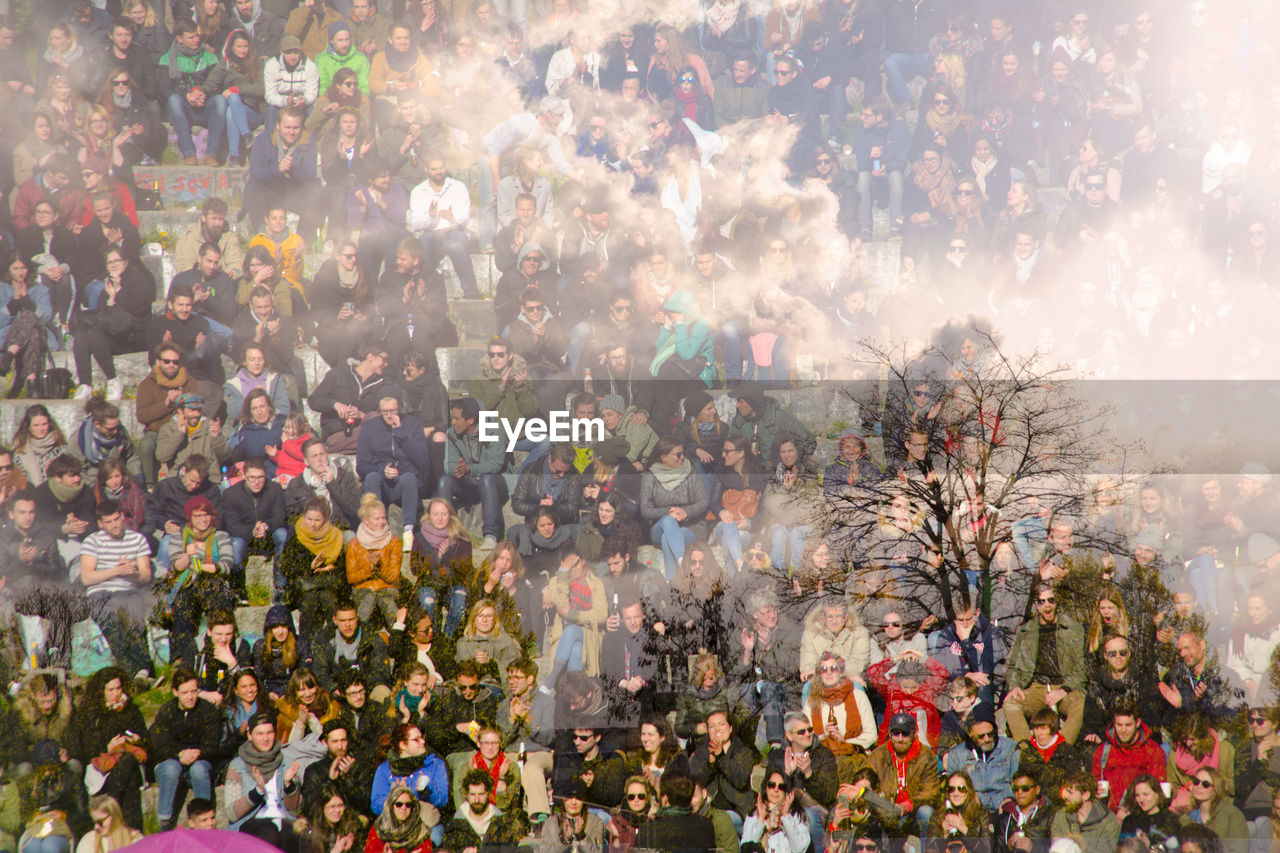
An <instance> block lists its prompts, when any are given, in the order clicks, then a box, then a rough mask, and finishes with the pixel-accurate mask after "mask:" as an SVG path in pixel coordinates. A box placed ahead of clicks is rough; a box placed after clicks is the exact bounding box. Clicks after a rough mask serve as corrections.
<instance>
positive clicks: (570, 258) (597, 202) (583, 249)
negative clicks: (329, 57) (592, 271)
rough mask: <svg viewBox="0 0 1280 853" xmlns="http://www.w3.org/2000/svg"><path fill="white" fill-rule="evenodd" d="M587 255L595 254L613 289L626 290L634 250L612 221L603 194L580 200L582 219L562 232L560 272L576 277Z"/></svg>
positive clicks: (599, 193)
mask: <svg viewBox="0 0 1280 853" xmlns="http://www.w3.org/2000/svg"><path fill="white" fill-rule="evenodd" d="M551 245H555V244H554V243H552V244H551ZM589 252H594V253H595V256H596V259H597V260H598V261H599V263H600V270H601V276H602V277H603V278H604V279H606V280H607V281H608V282H609V284H611V285H612V286H613V288H614V289H615V290H627V274H628V271H629V270H630V268H631V264H632V262H633V261H634V254H635V248H634V244H633V243H632V242H631V241H630V239H629V235H628V234H627V231H626V229H625V228H621V227H618V226H617V225H616V223H614V222H613V214H612V213H610V211H609V206H608V203H607V201H606V199H605V194H604V192H603V191H600V192H597V193H593V194H591V195H589V196H588V197H587V199H586V200H585V201H583V203H582V219H581V220H580V221H579V222H578V223H577V224H576V225H573V226H570V227H569V228H568V230H567V231H566V232H565V235H564V242H563V244H562V245H561V254H560V271H561V272H562V273H564V275H565V276H566V277H571V276H574V275H577V274H578V272H579V269H580V265H581V259H582V257H583V256H584V255H586V254H587V253H589ZM561 289H563V284H562V285H561Z"/></svg>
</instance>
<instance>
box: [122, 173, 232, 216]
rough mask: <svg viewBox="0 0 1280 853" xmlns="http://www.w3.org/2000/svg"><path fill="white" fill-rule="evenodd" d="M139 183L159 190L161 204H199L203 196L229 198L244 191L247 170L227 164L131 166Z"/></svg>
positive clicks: (180, 206) (175, 206) (196, 206)
mask: <svg viewBox="0 0 1280 853" xmlns="http://www.w3.org/2000/svg"><path fill="white" fill-rule="evenodd" d="M133 174H134V177H135V178H136V179H137V182H138V183H139V184H140V185H142V186H148V187H153V188H154V189H156V190H158V191H159V193H160V199H161V202H162V203H163V204H164V206H165V208H166V209H167V208H170V207H174V208H179V209H182V208H191V207H194V208H199V206H200V205H201V204H202V203H203V202H204V200H205V199H206V198H209V197H210V196H217V197H218V198H223V199H230V198H232V197H233V196H240V195H243V194H244V184H245V180H246V179H247V178H248V175H249V170H248V169H241V168H234V167H229V166H135V167H134V169H133Z"/></svg>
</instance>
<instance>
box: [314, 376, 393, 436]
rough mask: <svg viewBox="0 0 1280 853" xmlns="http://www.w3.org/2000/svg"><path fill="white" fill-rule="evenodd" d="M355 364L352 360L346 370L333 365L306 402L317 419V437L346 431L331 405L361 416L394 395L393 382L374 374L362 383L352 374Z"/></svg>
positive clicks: (374, 410)
mask: <svg viewBox="0 0 1280 853" xmlns="http://www.w3.org/2000/svg"><path fill="white" fill-rule="evenodd" d="M357 363H358V362H356V360H355V359H348V360H347V364H346V365H345V366H344V365H335V366H334V367H333V368H332V369H331V370H330V371H329V372H328V373H326V374H325V377H324V379H322V380H320V384H319V385H317V386H316V387H315V390H314V391H312V392H311V396H310V397H308V399H307V405H309V406H310V407H311V410H312V411H314V412H317V413H318V414H319V415H320V433H321V435H322V436H323V437H324V438H325V439H328V438H329V436H331V435H336V434H337V433H339V432H342V431H343V429H345V428H346V424H345V423H343V421H342V419H341V418H339V417H338V415H337V413H336V412H335V411H334V410H333V404H334V403H345V404H347V405H349V406H355V407H356V408H358V409H359V410H360V411H361V412H376V411H378V400H380V399H381V398H383V397H395V396H396V394H397V389H396V384H395V382H393V381H391V380H390V379H387V378H386V377H385V376H383V375H382V374H379V373H375V374H373V375H372V376H370V377H369V378H368V379H361V378H360V376H359V375H358V374H357V373H356V370H355V368H356V364H357ZM363 429H364V428H363V427H361V430H362V431H363Z"/></svg>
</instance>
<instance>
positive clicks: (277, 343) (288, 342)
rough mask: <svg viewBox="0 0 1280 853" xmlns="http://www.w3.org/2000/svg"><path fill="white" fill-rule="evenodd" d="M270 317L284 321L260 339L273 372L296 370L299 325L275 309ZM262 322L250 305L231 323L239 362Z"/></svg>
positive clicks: (268, 364)
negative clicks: (296, 345) (295, 348)
mask: <svg viewBox="0 0 1280 853" xmlns="http://www.w3.org/2000/svg"><path fill="white" fill-rule="evenodd" d="M267 319H268V320H279V321H280V326H279V327H278V328H277V329H276V331H275V334H270V333H264V334H263V337H262V340H260V341H258V342H257V344H258V346H260V347H262V350H263V355H265V356H266V358H267V367H268V368H270V370H271V372H272V373H292V372H293V342H294V341H295V340H297V338H298V331H297V326H296V325H295V324H294V322H293V318H292V317H286V316H284V315H283V314H279V313H276V312H274V311H273V312H272V315H271V316H270V317H269V318H267ZM259 325H261V324H260V323H259V321H258V318H257V317H255V316H254V314H253V311H251V310H250V309H248V308H245V309H244V310H242V311H241V312H240V315H239V316H238V317H236V319H235V322H234V323H232V324H231V353H232V355H231V357H232V359H233V360H234V361H236V362H239V361H241V360H242V359H243V358H244V348H245V347H246V346H247V345H248V344H250V343H252V342H253V340H254V338H255V337H256V336H257V334H258V326H259ZM330 414H332V411H330Z"/></svg>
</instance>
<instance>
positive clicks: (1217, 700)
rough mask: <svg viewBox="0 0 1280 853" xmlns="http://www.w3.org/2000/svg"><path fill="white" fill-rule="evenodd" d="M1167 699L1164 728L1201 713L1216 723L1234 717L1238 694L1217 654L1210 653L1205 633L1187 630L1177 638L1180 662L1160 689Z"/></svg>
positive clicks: (1238, 699)
mask: <svg viewBox="0 0 1280 853" xmlns="http://www.w3.org/2000/svg"><path fill="white" fill-rule="evenodd" d="M1157 687H1158V689H1159V691H1160V695H1161V696H1163V697H1164V700H1165V703H1166V704H1167V706H1168V707H1167V708H1166V710H1165V724H1166V725H1168V724H1169V722H1170V721H1171V720H1172V719H1173V718H1174V717H1177V716H1180V715H1186V714H1191V713H1194V712H1196V711H1201V712H1203V713H1205V714H1208V715H1209V716H1210V717H1211V718H1212V719H1214V720H1215V721H1223V720H1226V719H1228V718H1230V717H1234V716H1235V713H1236V709H1237V707H1238V705H1239V703H1240V695H1239V693H1238V691H1237V690H1236V689H1235V688H1234V687H1232V686H1231V683H1230V682H1229V681H1228V680H1227V678H1226V677H1225V676H1224V674H1223V672H1222V667H1221V665H1220V662H1219V661H1218V656H1217V653H1216V652H1213V653H1211V652H1210V650H1209V644H1208V642H1207V641H1206V640H1205V638H1204V633H1203V632H1202V631H1200V630H1199V629H1197V628H1187V629H1186V630H1184V631H1183V632H1182V633H1181V634H1180V635H1179V636H1178V662H1177V663H1175V664H1174V665H1173V666H1171V667H1169V671H1168V672H1166V673H1165V676H1164V678H1163V679H1162V680H1161V682H1160V684H1159V685H1158V686H1157Z"/></svg>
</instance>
